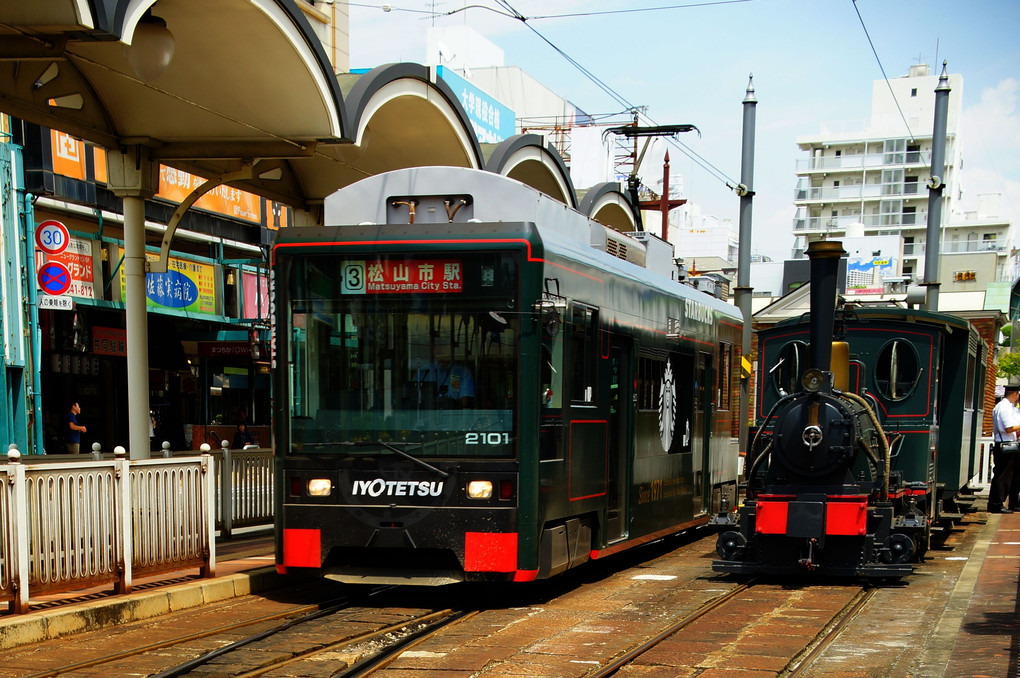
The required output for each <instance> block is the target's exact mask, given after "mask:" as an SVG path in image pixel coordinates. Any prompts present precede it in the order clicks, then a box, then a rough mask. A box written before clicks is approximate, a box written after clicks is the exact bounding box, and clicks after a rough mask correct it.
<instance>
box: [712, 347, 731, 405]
mask: <svg viewBox="0 0 1020 678" xmlns="http://www.w3.org/2000/svg"><path fill="white" fill-rule="evenodd" d="M732 365H733V345H732V344H726V343H720V344H719V397H718V398H717V399H716V402H718V403H719V405H718V409H720V410H728V409H730V384H731V383H732V382H731V381H730V377H731V374H730V370H731V368H732Z"/></svg>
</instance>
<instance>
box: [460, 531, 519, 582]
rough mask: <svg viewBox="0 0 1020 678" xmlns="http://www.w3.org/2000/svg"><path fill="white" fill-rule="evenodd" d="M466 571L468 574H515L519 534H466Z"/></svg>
mask: <svg viewBox="0 0 1020 678" xmlns="http://www.w3.org/2000/svg"><path fill="white" fill-rule="evenodd" d="M464 570H465V571H466V572H515V571H516V570H517V533H516V532H500V533H493V532H466V533H465V534H464Z"/></svg>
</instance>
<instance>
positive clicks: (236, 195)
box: [156, 165, 262, 224]
mask: <svg viewBox="0 0 1020 678" xmlns="http://www.w3.org/2000/svg"><path fill="white" fill-rule="evenodd" d="M205 181H206V180H205V179H203V178H202V177H199V176H195V175H194V174H188V173H187V172H184V171H181V170H178V169H174V168H172V167H167V166H165V165H160V166H159V191H158V192H157V193H156V197H157V198H163V199H164V200H169V201H171V202H175V203H182V202H184V200H185V199H186V198H187V197H188V195H189V194H190V193H191V192H192V191H193V190H194V189H196V188H198V187H199V186H201V185H202V184H204V183H205ZM195 207H198V208H200V209H204V210H209V211H210V212H216V213H218V214H225V215H226V216H228V217H233V218H235V219H243V220H244V221H250V222H253V223H256V224H258V223H261V222H262V200H261V198H259V197H258V196H257V195H255V194H254V193H248V192H247V191H242V190H241V189H239V188H233V187H231V186H226V185H224V184H220V185H219V186H217V187H216V188H214V189H212V190H211V191H209V192H208V193H206V194H205V195H203V196H202V197H201V198H199V199H198V200H197V201H196V202H195Z"/></svg>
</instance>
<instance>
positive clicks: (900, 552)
mask: <svg viewBox="0 0 1020 678" xmlns="http://www.w3.org/2000/svg"><path fill="white" fill-rule="evenodd" d="M882 546H883V547H884V548H883V550H882V562H883V563H887V564H893V563H896V564H900V563H908V562H910V559H911V558H913V557H914V541H913V540H912V539H911V538H910V537H908V536H907V535H905V534H903V533H902V532H897V533H895V534H891V535H889V537H888V538H887V539H886V540H885V543H884V544H882Z"/></svg>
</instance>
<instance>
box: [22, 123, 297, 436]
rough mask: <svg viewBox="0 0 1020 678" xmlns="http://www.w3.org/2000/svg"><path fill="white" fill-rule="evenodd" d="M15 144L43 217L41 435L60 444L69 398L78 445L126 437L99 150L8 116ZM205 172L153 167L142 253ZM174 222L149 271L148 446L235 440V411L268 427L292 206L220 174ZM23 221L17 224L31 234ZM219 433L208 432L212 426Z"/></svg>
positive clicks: (122, 350) (116, 265)
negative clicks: (162, 258)
mask: <svg viewBox="0 0 1020 678" xmlns="http://www.w3.org/2000/svg"><path fill="white" fill-rule="evenodd" d="M14 137H15V141H16V143H18V144H20V145H22V147H23V148H24V156H25V172H24V174H25V181H26V186H27V189H28V191H29V192H30V193H32V194H33V195H34V196H37V198H36V200H35V201H34V207H33V209H34V214H33V215H32V223H31V225H29V226H27V227H26V229H38V228H40V227H41V226H42V225H43V224H47V223H48V222H52V223H55V224H60V225H61V226H62V227H63V228H64V229H66V243H58V244H59V245H61V246H59V247H57V246H52V245H51V242H50V241H52V240H56V241H60V240H62V238H63V236H62V235H61V232H60V230H59V229H57V227H55V226H53V227H51V228H53V229H57V230H55V231H53V233H55V234H56V237H55V238H53V237H50V236H51V235H53V233H50V232H49V231H47V233H46V235H47V242H46V247H37V248H36V251H35V261H34V262H33V263H34V268H35V271H26V274H29V273H32V274H33V275H34V277H35V278H36V283H37V289H36V292H37V295H38V299H39V303H38V328H39V332H38V334H37V335H35V336H36V337H37V338H38V342H39V349H40V350H39V355H40V357H41V359H40V360H39V365H38V372H39V381H40V389H39V390H40V392H41V394H42V397H41V407H40V408H39V409H40V410H41V411H38V412H37V416H39V417H40V418H41V421H42V424H43V426H42V429H43V431H42V436H43V440H42V445H41V446H39V447H41V448H44V449H45V450H46V452H48V453H53V452H54V451H55V452H58V453H59V452H62V451H63V433H64V431H63V428H64V422H65V418H66V416H67V413H68V411H69V409H70V406H71V404H72V403H73V402H78V403H79V404H80V406H81V410H82V412H81V414H80V415H79V417H78V419H79V422H80V423H82V424H83V425H85V426H86V428H87V429H88V430H87V433H86V434H84V435H83V436H82V448H83V451H84V450H87V449H89V448H91V446H92V443H93V442H98V443H99V444H100V445H101V446H102V448H103V449H104V450H110V449H112V448H113V447H114V446H115V445H126V444H127V439H128V423H127V386H126V385H127V364H126V363H127V360H126V358H127V348H126V330H125V317H124V316H125V314H124V306H123V299H124V277H123V267H122V266H121V263H122V260H123V231H122V218H121V216H120V214H119V210H120V205H119V200H118V199H117V198H116V197H115V196H113V194H112V193H110V192H109V191H108V190H107V189H106V186H105V181H106V173H105V159H104V156H105V154H104V153H103V150H102V149H100V148H96V147H93V146H90V145H88V144H85V143H83V142H81V141H79V140H77V139H74V138H72V137H69V136H67V135H64V134H61V133H59V132H56V131H52V130H46V129H44V128H40V127H37V126H33V125H28V124H25V123H21V122H19V121H15V134H14ZM201 181H202V179H201V178H199V177H194V176H192V175H188V174H185V173H183V172H179V171H177V170H173V169H170V168H166V167H162V168H161V172H160V191H159V193H157V195H156V196H155V198H153V199H152V200H150V201H148V202H147V203H146V233H147V251H146V256H147V257H148V258H150V259H156V258H157V257H158V253H159V244H160V241H161V239H162V235H163V232H164V230H165V228H164V226H163V224H165V223H166V221H168V219H169V216H170V215H171V214H172V212H173V210H174V209H175V207H176V204H177V203H178V202H179V201H181V200H183V199H184V198H185V197H186V196H187V194H188V192H189V191H190V190H191V189H192V188H193V187H194V186H197V185H198V184H199V183H201ZM221 188H222V189H223V190H218V191H216V192H215V194H213V193H210V194H207V196H206V198H203V199H202V200H200V201H199V202H198V203H197V204H196V206H195V207H193V208H192V210H191V211H190V212H189V213H188V215H187V216H186V217H185V220H184V221H182V224H181V226H180V228H179V229H178V231H177V234H176V235H175V238H174V240H173V243H172V250H171V255H170V259H169V264H168V272H167V273H161V274H153V273H149V274H147V276H146V296H147V302H146V303H147V318H148V339H149V347H148V348H149V408H150V410H151V419H152V423H153V427H152V435H151V446H152V448H153V449H158V448H159V446H160V445H161V443H162V441H164V440H165V441H168V442H169V443H170V445H171V448H172V449H175V450H178V449H197V448H198V446H199V445H200V444H201V443H202V442H209V443H210V444H215V445H216V446H218V445H219V440H222V439H226V440H228V441H232V440H233V436H234V432H235V430H236V424H238V423H240V422H242V421H243V422H245V423H246V424H248V425H249V426H250V427H251V428H252V429H253V431H254V432H256V433H257V434H258V439H259V440H258V442H259V443H260V444H262V445H265V446H268V445H270V444H271V440H270V433H269V431H270V429H269V424H270V412H271V397H272V396H271V391H270V386H269V384H270V379H269V366H268V362H267V360H266V357H267V355H268V354H267V340H268V326H269V320H268V312H269V300H268V282H267V280H268V270H267V259H266V256H265V253H266V252H267V251H268V248H267V245H268V243H269V241H270V239H271V229H273V228H278V227H280V226H285V225H286V220H287V218H288V216H289V213H288V210H287V209H286V208H283V207H282V206H280V205H278V204H276V203H272V202H270V201H267V200H265V199H263V198H260V197H258V196H255V195H253V194H250V193H246V192H244V191H239V190H237V189H232V188H229V187H221ZM32 236H33V234H28V233H26V234H25V235H24V237H32ZM214 437H216V438H219V439H218V440H215V441H214V440H213V438H214Z"/></svg>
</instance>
